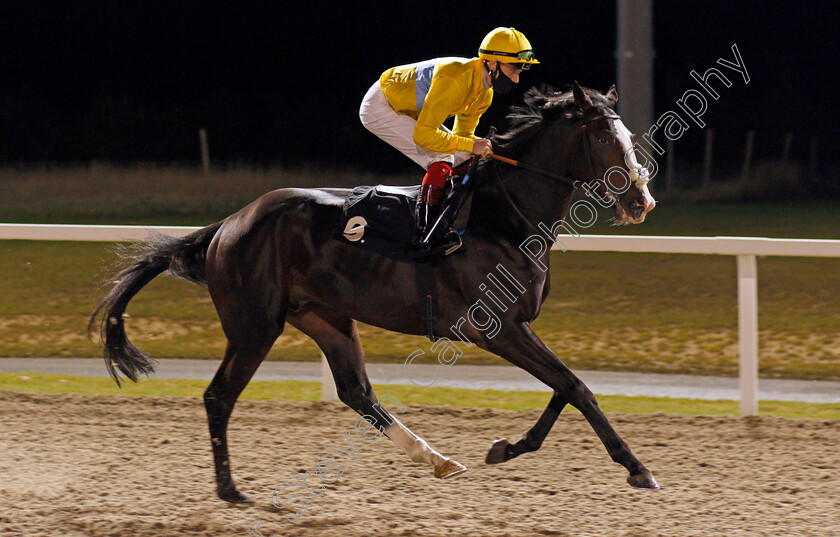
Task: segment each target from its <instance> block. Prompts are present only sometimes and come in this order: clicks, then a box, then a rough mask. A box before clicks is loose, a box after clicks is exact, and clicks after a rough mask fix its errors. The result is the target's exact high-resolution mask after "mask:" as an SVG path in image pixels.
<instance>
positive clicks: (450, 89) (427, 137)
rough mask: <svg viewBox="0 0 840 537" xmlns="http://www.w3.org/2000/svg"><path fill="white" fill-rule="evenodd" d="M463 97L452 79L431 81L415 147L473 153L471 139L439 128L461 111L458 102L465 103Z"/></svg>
mask: <svg viewBox="0 0 840 537" xmlns="http://www.w3.org/2000/svg"><path fill="white" fill-rule="evenodd" d="M461 94H462V90H461V88H460V87H459V86H458V84H457V82H456V81H455V80H454V79H453V78H450V77H436V78H435V79H434V80H433V81H432V85H431V86H430V87H429V93H428V94H427V95H426V100H425V101H423V109H422V110H421V111H420V115H419V116H418V117H417V125H416V126H415V127H414V143H415V144H417V145H419V146H420V147H425V148H426V149H429V150H430V151H436V152H438V153H449V154H454V153H455V152H456V151H467V152H470V151H472V148H473V140H472V139H471V138H468V137H466V136H458V135H453V134H449V133H448V132H446V131H443V130H441V128H440V126H441V125H442V124H443V122H444V121H446V119H447V118H448V117H449V115H450V114H451V113H452V112H454V111H457V110H458V108H460V106H459V103H460V102H461V101H462V100H463V97H462V95H461ZM476 124H478V121H477V120H476Z"/></svg>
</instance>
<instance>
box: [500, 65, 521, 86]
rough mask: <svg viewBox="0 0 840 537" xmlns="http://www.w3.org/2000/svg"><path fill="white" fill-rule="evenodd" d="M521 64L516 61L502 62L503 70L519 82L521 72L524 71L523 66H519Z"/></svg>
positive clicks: (510, 77)
mask: <svg viewBox="0 0 840 537" xmlns="http://www.w3.org/2000/svg"><path fill="white" fill-rule="evenodd" d="M519 65H520V64H515V63H503V64H502V72H503V73H504V74H505V75H507V77H508V78H509V79H511V80H513V81H514V82H515V83H518V82H519V73H521V72H522V67H520V66H519Z"/></svg>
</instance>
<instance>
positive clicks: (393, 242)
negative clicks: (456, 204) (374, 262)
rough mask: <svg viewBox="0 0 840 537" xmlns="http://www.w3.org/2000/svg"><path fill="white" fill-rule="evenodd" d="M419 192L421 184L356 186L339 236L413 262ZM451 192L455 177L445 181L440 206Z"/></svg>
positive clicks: (464, 213) (459, 221) (461, 220)
mask: <svg viewBox="0 0 840 537" xmlns="http://www.w3.org/2000/svg"><path fill="white" fill-rule="evenodd" d="M457 180H459V181H460V178H458V179H457ZM419 193H420V185H416V186H386V185H376V186H357V187H356V188H354V189H353V191H352V192H351V193H350V195H349V196H347V199H346V200H345V202H344V206H343V207H342V218H341V225H340V228H339V229H338V230H337V232H336V235H335V236H336V238H338V240H340V241H341V242H344V243H346V244H350V245H352V246H355V247H357V248H362V249H363V250H368V251H371V252H375V253H377V254H380V255H383V256H385V257H390V258H392V259H397V260H399V261H406V262H411V263H414V262H415V261H414V260H413V259H412V257H411V255H410V254H409V247H410V246H411V241H412V239H413V238H414V208H415V205H416V204H417V196H418V195H419ZM451 195H452V179H450V180H448V181H447V183H446V189H445V190H444V194H443V201H442V202H441V207H445V206H446V203H448V201H449V198H450V196H451ZM469 197H470V198H472V196H469ZM469 201H471V200H468V201H467V202H465V203H464V205H463V207H462V209H461V211H460V213H459V214H458V217H457V218H456V222H455V225H456V227H457V228H458V229H464V227H465V225H466V219H467V218H468V215H469V205H470V203H469Z"/></svg>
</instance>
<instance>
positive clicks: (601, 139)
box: [598, 136, 607, 145]
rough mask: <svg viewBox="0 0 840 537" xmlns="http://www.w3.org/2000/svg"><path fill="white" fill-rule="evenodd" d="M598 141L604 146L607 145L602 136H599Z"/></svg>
mask: <svg viewBox="0 0 840 537" xmlns="http://www.w3.org/2000/svg"><path fill="white" fill-rule="evenodd" d="M598 141H599V142H601V143H602V144H604V145H606V143H607V139H606V137H604V136H601V137H600V138H598Z"/></svg>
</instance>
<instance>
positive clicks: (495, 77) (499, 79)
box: [484, 60, 513, 94]
mask: <svg viewBox="0 0 840 537" xmlns="http://www.w3.org/2000/svg"><path fill="white" fill-rule="evenodd" d="M484 68H485V69H486V70H487V73H488V74H489V75H490V86H492V88H493V91H494V92H495V93H502V94H504V93H509V92H510V90H512V89H513V80H511V79H510V78H509V77H508V76H507V75H506V74H504V73H503V72H502V62H500V61H496V68H495V69H494V70H492V71H491V70H490V67H489V66H488V65H487V60H484Z"/></svg>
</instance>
